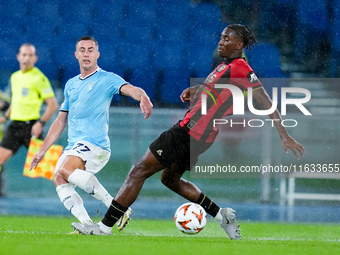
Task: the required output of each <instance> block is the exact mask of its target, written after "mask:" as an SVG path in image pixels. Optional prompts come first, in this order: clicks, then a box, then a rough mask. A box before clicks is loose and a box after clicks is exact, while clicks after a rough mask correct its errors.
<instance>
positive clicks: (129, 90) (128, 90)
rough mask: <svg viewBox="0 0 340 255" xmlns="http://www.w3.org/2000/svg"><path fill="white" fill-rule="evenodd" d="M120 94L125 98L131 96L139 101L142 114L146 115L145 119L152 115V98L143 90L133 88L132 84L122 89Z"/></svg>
mask: <svg viewBox="0 0 340 255" xmlns="http://www.w3.org/2000/svg"><path fill="white" fill-rule="evenodd" d="M120 93H121V94H122V95H124V96H129V97H132V98H133V99H135V100H137V101H139V102H140V109H141V111H142V113H143V114H145V116H144V119H147V118H149V117H150V115H151V113H152V107H153V104H152V103H151V101H150V98H149V97H148V95H147V94H146V93H145V91H144V90H143V89H141V88H139V87H136V86H133V85H131V84H127V85H124V86H122V87H121V89H120Z"/></svg>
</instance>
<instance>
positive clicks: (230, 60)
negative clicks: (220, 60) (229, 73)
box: [224, 57, 245, 65]
mask: <svg viewBox="0 0 340 255" xmlns="http://www.w3.org/2000/svg"><path fill="white" fill-rule="evenodd" d="M238 58H243V59H245V58H244V57H237V58H228V59H225V61H224V64H226V65H229V64H230V63H232V62H233V61H234V60H235V59H238Z"/></svg>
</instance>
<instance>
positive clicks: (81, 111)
mask: <svg viewBox="0 0 340 255" xmlns="http://www.w3.org/2000/svg"><path fill="white" fill-rule="evenodd" d="M124 84H127V82H126V81H125V80H124V79H123V78H121V77H120V76H118V75H116V74H114V73H111V72H107V71H104V70H102V69H100V68H98V69H97V70H96V72H94V73H93V74H91V75H89V76H87V77H85V79H81V78H80V74H79V75H77V76H76V77H74V78H72V79H70V80H68V81H67V83H66V85H65V90H64V102H63V103H62V105H61V107H60V111H67V112H68V146H67V147H66V148H65V150H68V149H70V148H71V147H72V146H73V145H74V144H75V143H76V142H79V141H80V140H85V141H87V142H90V143H92V144H94V145H96V146H98V147H101V148H102V149H105V150H108V151H110V140H109V136H108V130H109V108H110V104H111V100H112V96H113V95H115V94H119V90H120V87H121V86H122V85H124Z"/></svg>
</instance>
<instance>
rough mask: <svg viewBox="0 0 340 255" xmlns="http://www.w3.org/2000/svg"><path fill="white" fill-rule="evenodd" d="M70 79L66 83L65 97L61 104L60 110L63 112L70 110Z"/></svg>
mask: <svg viewBox="0 0 340 255" xmlns="http://www.w3.org/2000/svg"><path fill="white" fill-rule="evenodd" d="M68 91H69V81H68V82H67V83H66V84H65V89H64V99H63V102H62V103H61V105H60V108H59V110H60V111H63V112H68V111H69V95H68Z"/></svg>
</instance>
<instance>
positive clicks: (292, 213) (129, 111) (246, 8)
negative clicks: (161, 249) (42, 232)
mask: <svg viewBox="0 0 340 255" xmlns="http://www.w3.org/2000/svg"><path fill="white" fill-rule="evenodd" d="M0 17H1V25H0V35H1V36H0V49H1V54H0V90H2V91H3V92H4V93H6V94H9V89H10V88H9V78H10V75H11V74H12V73H13V72H14V71H16V70H18V69H19V67H18V63H17V60H16V53H17V50H18V48H19V46H20V45H21V44H22V43H25V42H31V43H33V44H34V45H35V46H36V48H37V51H38V56H39V60H38V62H37V65H36V66H37V67H38V68H40V69H41V70H42V71H43V72H44V73H45V74H46V76H47V77H48V78H49V79H50V81H51V83H52V85H53V87H54V89H55V91H56V95H57V98H58V100H59V102H61V100H62V93H63V87H64V85H65V83H66V81H67V80H68V79H69V78H71V77H73V76H75V75H77V74H79V66H78V62H77V60H76V59H75V57H74V51H75V43H76V41H77V39H78V38H79V37H81V36H84V35H92V36H94V37H95V38H96V39H97V41H98V42H99V50H100V52H101V56H100V58H99V66H100V67H101V68H103V69H104V70H107V71H112V72H115V73H117V74H119V75H121V76H122V77H123V78H125V79H126V80H127V81H129V82H130V83H132V84H134V85H137V86H140V87H142V88H144V89H145V90H146V92H147V93H148V95H149V96H150V98H151V100H152V102H153V103H154V105H155V110H154V114H153V115H152V116H151V118H150V119H149V120H144V119H143V116H141V114H140V112H139V109H138V104H136V103H135V102H133V101H132V100H129V99H126V98H123V97H120V96H115V97H114V98H113V101H112V108H111V114H110V122H111V123H110V125H111V127H110V137H111V147H112V156H111V160H110V162H109V163H108V165H107V166H106V167H105V168H104V169H103V170H102V171H101V172H100V173H99V175H98V178H99V179H100V180H101V181H102V182H103V184H104V186H105V187H107V189H108V190H109V191H110V192H111V193H112V194H116V192H117V191H118V189H119V187H120V186H121V184H122V183H123V181H124V179H125V176H126V174H127V173H128V171H129V169H130V167H131V165H132V164H133V163H134V162H135V161H136V160H138V159H139V158H140V157H141V156H142V155H143V153H144V152H145V150H146V148H147V147H148V145H149V144H150V142H152V141H153V140H154V139H155V138H156V137H158V135H159V134H160V133H161V132H162V131H164V130H166V129H168V128H169V127H170V126H172V125H173V124H175V123H176V122H177V121H178V120H179V119H180V118H182V116H183V115H184V113H185V108H187V107H188V105H187V104H182V103H181V102H180V99H179V95H180V93H181V92H182V90H183V89H185V88H187V87H188V86H189V85H190V78H199V77H206V76H207V75H208V74H209V73H210V71H211V70H212V69H213V67H214V66H215V65H216V64H218V63H220V62H221V59H220V58H219V57H218V56H217V54H216V51H215V50H216V47H217V43H218V41H219V38H220V34H221V32H222V30H223V29H224V28H225V27H226V26H227V25H228V24H232V23H240V24H244V25H247V26H249V27H250V28H251V29H252V31H253V32H254V34H255V36H256V38H257V39H258V41H259V42H258V44H257V45H256V46H255V48H253V49H252V50H251V51H246V52H245V55H246V58H247V60H248V62H249V64H250V65H251V66H252V68H253V69H254V71H255V73H256V74H257V75H258V77H259V78H260V79H261V81H262V82H263V84H264V85H265V87H266V89H267V90H268V91H269V94H271V88H272V87H282V86H291V87H304V88H306V89H308V90H309V91H310V92H311V94H312V100H311V101H310V102H309V103H308V104H306V107H307V108H308V109H309V111H311V113H312V114H313V116H312V117H310V118H307V117H304V116H303V115H302V114H301V113H300V114H299V112H297V111H296V109H290V112H291V113H292V115H289V116H287V118H290V119H297V120H298V122H299V124H298V126H297V127H295V128H291V129H289V132H290V133H291V134H292V135H293V137H295V138H296V139H297V140H298V141H299V142H301V143H302V144H303V145H304V146H305V148H306V150H307V151H308V153H307V155H306V158H304V159H302V160H301V161H300V162H296V161H295V160H294V157H293V155H292V154H289V155H286V154H285V153H284V151H283V150H282V149H281V145H280V140H279V138H278V135H277V133H276V130H275V129H267V128H261V129H255V131H254V129H253V130H251V131H250V130H249V129H247V128H236V129H231V130H224V131H226V132H225V133H222V134H221V137H222V139H220V140H219V141H218V142H217V143H216V144H214V146H213V148H211V150H210V152H208V153H206V154H205V155H204V156H202V159H201V161H200V162H203V163H204V162H207V163H209V159H211V158H212V157H213V158H214V160H215V159H216V160H217V161H219V162H222V161H223V162H225V163H228V164H234V165H241V164H249V165H250V164H261V163H263V162H265V163H272V164H290V163H294V164H303V163H306V164H307V163H308V164H309V163H320V164H329V163H340V162H339V159H338V158H339V157H338V151H339V140H340V139H339V133H340V132H339V131H340V130H339V129H340V125H339V124H340V121H339V100H338V97H339V94H340V89H339V87H338V86H339V80H338V79H337V78H338V77H339V74H340V69H339V66H340V64H339V61H340V60H339V59H340V58H339V57H340V32H339V28H340V0H314V1H310V0H266V1H264V0H228V1H225V0H211V1H194V0H191V1H190V0H148V1H146V0H130V1H123V0H102V1H87V0H73V1H67V0H36V1H34V0H33V1H25V0H17V1H15V4H14V3H12V2H10V1H2V3H1V4H0ZM274 78H275V79H274ZM118 106H119V107H118ZM249 118H250V117H249ZM50 124H51V123H48V124H47V125H46V126H45V129H46V131H47V130H48V128H49V125H50ZM268 132H269V133H270V135H269V136H268V135H267V134H268ZM66 137H67V133H66V131H65V132H64V134H63V135H62V137H61V138H60V139H59V141H58V143H59V144H61V145H64V146H65V145H66V143H67V141H66ZM268 137H269V139H268ZM26 153H27V150H25V149H24V148H22V149H21V150H20V151H19V153H17V154H16V155H15V157H13V158H12V159H11V160H10V161H9V162H8V163H6V164H5V167H4V180H3V183H2V184H1V186H2V196H3V198H2V199H1V200H0V213H3V214H11V213H38V211H39V210H40V209H39V208H40V207H39V206H43V204H46V203H48V202H46V201H49V202H50V201H53V204H52V205H51V208H54V209H50V210H51V212H52V211H53V212H57V213H59V212H60V213H64V210H65V209H64V208H63V207H62V206H61V205H59V204H60V202H59V201H58V199H57V195H56V193H55V188H54V185H53V183H52V182H51V181H48V180H46V179H29V178H27V177H24V176H22V169H23V164H24V161H25V157H26ZM203 163H202V164H203ZM158 177H159V175H157V176H155V177H152V178H150V179H149V180H147V182H146V184H145V187H144V189H143V191H142V193H141V196H140V198H139V200H138V201H137V204H136V205H135V206H137V208H140V209H141V210H140V211H141V212H138V210H137V212H136V213H137V216H141V217H147V215H148V213H149V211H147V209H146V208H147V207H148V206H145V204H143V203H144V202H150V201H152V202H153V203H157V206H158V207H159V208H163V207H162V206H163V205H164V203H165V202H167V205H169V204H171V203H172V204H171V206H172V207H171V208H173V209H174V210H173V212H174V211H175V209H176V208H177V206H178V205H179V203H180V202H185V201H184V200H183V199H182V198H180V197H179V196H178V195H176V194H173V193H172V192H170V191H169V190H167V189H166V188H165V187H164V186H163V185H162V184H161V182H160V181H159V178H158ZM186 177H187V178H189V179H190V175H189V173H188V174H187V175H186ZM287 177H289V176H287ZM335 178H339V176H335ZM191 180H192V181H193V182H195V183H196V184H197V185H198V186H199V187H201V188H202V190H203V192H205V193H207V194H208V195H210V197H211V198H212V199H214V200H215V201H217V202H219V203H222V204H224V203H225V204H228V205H230V204H233V203H234V204H236V207H239V208H241V209H242V211H243V212H244V214H241V218H242V219H254V217H256V215H261V217H262V218H261V217H260V216H259V218H255V219H263V220H277V219H280V220H287V219H288V220H294V219H298V220H299V219H300V220H310V221H317V220H320V217H319V216H320V214H323V215H328V217H326V218H325V219H324V220H326V221H334V220H335V221H338V220H339V214H338V213H337V214H334V213H335V212H339V205H340V202H339V200H340V198H339V194H340V183H339V179H334V176H332V178H321V179H320V178H301V179H294V180H295V182H294V184H293V185H291V186H288V180H289V179H287V180H284V179H282V178H257V179H256V178H252V179H245V178H243V179H228V178H222V179H196V178H192V179H191ZM290 180H291V179H290ZM286 181H287V182H286ZM292 187H294V192H301V193H304V194H311V193H317V194H319V195H320V196H319V197H318V198H317V199H305V198H306V197H308V196H305V197H304V198H303V199H301V198H300V199H297V200H293V202H292V197H290V200H289V197H288V196H289V195H288V193H287V191H289V189H292ZM294 192H293V193H294ZM330 194H331V195H332V196H331V197H329V199H327V195H330ZM290 195H291V194H290ZM86 196H87V194H84V196H83V197H85V198H86ZM36 197H40V198H43V199H46V200H43V203H42V204H39V202H37V200H36ZM22 199H27V200H22ZM23 201H24V202H23ZM39 201H41V200H39ZM289 201H290V202H289ZM88 203H92V202H88ZM260 203H262V204H261V206H258V205H259V204H260ZM287 204H290V206H288V207H287V206H286V205H287ZM12 205H15V206H12ZM292 205H295V206H294V207H293V206H292ZM22 206H24V207H22ZM89 207H91V206H89ZM97 207H98V205H95V206H92V208H94V209H93V213H96V212H97ZM14 208H17V211H15V212H13V210H15V209H14ZM56 208H57V209H56ZM292 208H293V209H292ZM306 208H307V209H306ZM11 210H12V211H11ZM30 210H31V211H30ZM46 210H47V209H46ZM46 210H45V213H47V212H49V211H48V210H47V211H46ZM253 210H259V211H260V213H259V214H253V213H252V211H253ZM323 210H327V213H324V211H323ZM42 211H44V210H42ZM42 211H41V212H42ZM170 212H171V213H170V214H171V215H172V213H173V212H172V211H171V210H170ZM306 212H310V217H306V215H305V214H306ZM66 213H67V212H66ZM138 213H140V214H138ZM164 215H167V216H168V214H166V213H165V214H164Z"/></svg>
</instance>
